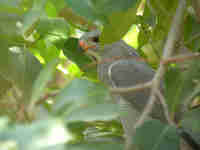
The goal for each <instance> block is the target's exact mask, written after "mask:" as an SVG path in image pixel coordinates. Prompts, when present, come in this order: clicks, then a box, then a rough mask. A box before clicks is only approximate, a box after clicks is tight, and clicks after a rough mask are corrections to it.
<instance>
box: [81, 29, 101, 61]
mask: <svg viewBox="0 0 200 150" xmlns="http://www.w3.org/2000/svg"><path fill="white" fill-rule="evenodd" d="M100 34H101V33H100V31H99V30H94V31H90V32H86V33H84V34H83V35H82V36H81V38H80V40H79V46H80V48H81V50H83V51H84V52H85V54H86V55H88V56H89V57H90V58H92V60H94V61H99V60H100V56H99V54H98V53H99V49H100V47H99V36H100Z"/></svg>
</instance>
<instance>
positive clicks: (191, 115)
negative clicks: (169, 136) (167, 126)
mask: <svg viewBox="0 0 200 150" xmlns="http://www.w3.org/2000/svg"><path fill="white" fill-rule="evenodd" d="M199 115H200V108H197V109H194V110H191V111H189V112H187V113H185V114H184V116H183V120H181V122H180V126H181V127H182V129H183V131H185V132H186V133H187V134H189V135H190V136H191V137H192V138H193V140H194V141H195V142H196V143H198V144H199V145H200V136H199V135H200V120H199Z"/></svg>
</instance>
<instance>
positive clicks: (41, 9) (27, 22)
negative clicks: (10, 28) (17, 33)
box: [22, 0, 47, 37]
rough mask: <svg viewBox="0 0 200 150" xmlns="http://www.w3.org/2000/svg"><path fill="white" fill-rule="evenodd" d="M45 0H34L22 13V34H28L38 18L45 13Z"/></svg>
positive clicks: (32, 29)
mask: <svg viewBox="0 0 200 150" xmlns="http://www.w3.org/2000/svg"><path fill="white" fill-rule="evenodd" d="M46 2H47V0H34V4H33V8H32V9H30V10H29V11H28V12H26V14H25V15H24V20H23V28H22V34H23V35H25V36H27V37H28V36H29V35H30V34H31V33H32V32H33V31H34V29H35V26H36V24H37V23H38V21H39V19H40V18H41V17H42V16H44V15H45V6H46Z"/></svg>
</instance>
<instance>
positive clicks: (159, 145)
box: [133, 120, 180, 150]
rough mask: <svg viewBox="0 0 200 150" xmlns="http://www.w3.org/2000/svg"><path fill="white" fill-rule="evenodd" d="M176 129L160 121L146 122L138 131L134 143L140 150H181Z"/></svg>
mask: <svg viewBox="0 0 200 150" xmlns="http://www.w3.org/2000/svg"><path fill="white" fill-rule="evenodd" d="M179 142H180V139H179V136H178V134H177V131H176V128H175V127H173V126H169V125H165V124H163V123H161V122H160V121H158V120H150V121H146V122H145V123H144V124H143V125H141V126H140V127H138V128H137V129H136V133H135V136H134V140H133V143H134V144H135V145H136V146H137V148H138V149H139V150H161V149H162V150H169V149H173V150H179V144H180V143H179Z"/></svg>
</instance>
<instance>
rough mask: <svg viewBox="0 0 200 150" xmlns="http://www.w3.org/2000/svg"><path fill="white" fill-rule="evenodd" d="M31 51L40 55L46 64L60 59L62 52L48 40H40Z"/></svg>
mask: <svg viewBox="0 0 200 150" xmlns="http://www.w3.org/2000/svg"><path fill="white" fill-rule="evenodd" d="M31 51H32V52H33V53H34V54H35V55H38V54H39V55H40V56H41V57H42V58H43V59H44V61H45V62H46V63H48V62H50V61H52V60H54V59H56V58H58V57H59V54H60V50H59V49H57V47H56V46H55V45H54V44H53V43H50V41H48V40H47V41H46V40H43V39H41V40H38V41H37V42H36V43H35V45H34V46H33V48H31Z"/></svg>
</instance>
